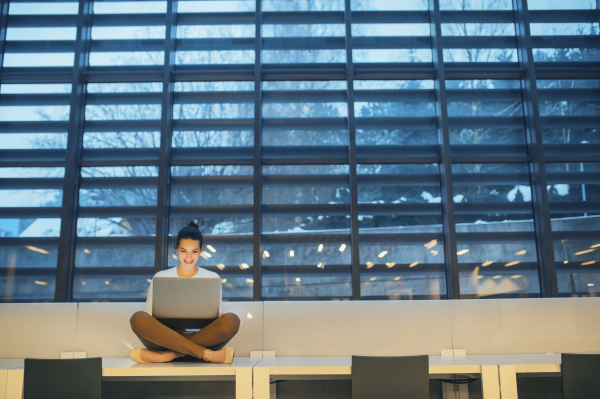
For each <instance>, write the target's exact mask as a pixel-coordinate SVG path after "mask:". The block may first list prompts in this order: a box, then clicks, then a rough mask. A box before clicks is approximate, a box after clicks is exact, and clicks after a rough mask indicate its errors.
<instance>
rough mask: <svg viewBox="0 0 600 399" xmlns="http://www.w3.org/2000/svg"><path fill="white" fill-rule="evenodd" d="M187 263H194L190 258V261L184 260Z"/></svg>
mask: <svg viewBox="0 0 600 399" xmlns="http://www.w3.org/2000/svg"><path fill="white" fill-rule="evenodd" d="M184 262H185V263H192V261H191V260H190V261H189V262H188V261H187V260H184Z"/></svg>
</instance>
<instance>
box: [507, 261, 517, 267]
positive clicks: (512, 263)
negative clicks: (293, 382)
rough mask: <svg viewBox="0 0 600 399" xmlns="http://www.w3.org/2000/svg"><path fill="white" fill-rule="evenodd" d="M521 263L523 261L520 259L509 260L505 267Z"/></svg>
mask: <svg viewBox="0 0 600 399" xmlns="http://www.w3.org/2000/svg"><path fill="white" fill-rule="evenodd" d="M519 263H521V261H520V260H515V261H514V262H508V263H506V264H505V265H504V267H509V266H514V265H518V264H519Z"/></svg>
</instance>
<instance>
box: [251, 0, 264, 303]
mask: <svg viewBox="0 0 600 399" xmlns="http://www.w3.org/2000/svg"><path fill="white" fill-rule="evenodd" d="M262 18H263V12H262V1H261V0H256V10H255V12H254V26H255V29H256V31H255V36H254V181H253V183H254V203H253V211H252V218H253V219H252V222H253V230H252V231H253V258H252V262H253V264H252V272H253V280H254V284H253V286H252V289H253V292H252V298H253V299H254V300H255V301H260V300H262V252H263V250H262V163H263V159H262V157H263V151H262V129H263V125H262V23H263V19H262Z"/></svg>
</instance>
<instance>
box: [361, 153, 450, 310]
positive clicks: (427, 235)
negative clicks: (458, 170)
mask: <svg viewBox="0 0 600 399" xmlns="http://www.w3.org/2000/svg"><path fill="white" fill-rule="evenodd" d="M357 173H358V202H359V215H358V223H359V234H360V270H361V277H360V281H361V296H362V297H363V298H367V299H440V298H443V297H445V295H446V292H445V291H446V288H445V275H444V260H443V259H444V249H443V242H442V239H441V234H440V233H441V231H442V220H441V217H442V210H441V207H440V206H439V203H440V202H441V196H440V181H439V166H438V165H436V164H431V165H362V164H361V165H358V166H357ZM361 204H362V206H361ZM416 204H418V205H419V207H415V205H416ZM425 204H427V206H422V205H425Z"/></svg>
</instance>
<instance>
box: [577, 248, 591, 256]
mask: <svg viewBox="0 0 600 399" xmlns="http://www.w3.org/2000/svg"><path fill="white" fill-rule="evenodd" d="M594 251H595V249H586V250H585V251H579V252H575V255H583V254H589V253H590V252H594Z"/></svg>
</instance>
